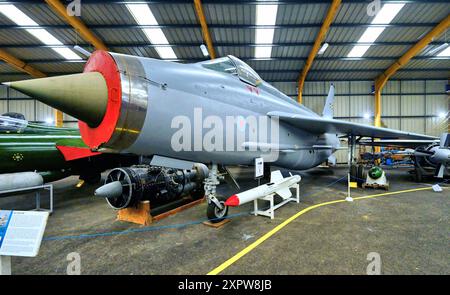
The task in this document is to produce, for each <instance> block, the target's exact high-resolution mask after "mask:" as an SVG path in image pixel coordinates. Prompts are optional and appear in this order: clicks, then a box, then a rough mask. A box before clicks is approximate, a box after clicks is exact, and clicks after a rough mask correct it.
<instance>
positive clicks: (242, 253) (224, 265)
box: [208, 187, 432, 275]
mask: <svg viewBox="0 0 450 295" xmlns="http://www.w3.org/2000/svg"><path fill="white" fill-rule="evenodd" d="M430 189H432V188H431V187H425V188H416V189H408V190H402V191H396V192H390V193H383V194H376V195H370V196H365V197H357V198H353V200H354V201H356V200H365V199H371V198H376V197H382V196H391V195H397V194H404V193H412V192H417V191H424V190H430ZM343 202H346V200H336V201H329V202H324V203H320V204H317V205H313V206H310V207H308V208H305V209H303V210H301V211H300V212H298V213H296V214H294V215H293V216H291V217H289V218H288V219H286V220H285V221H283V222H282V223H280V224H279V225H277V226H276V227H275V228H274V229H272V230H271V231H269V232H268V233H266V234H265V235H264V236H262V237H261V238H259V239H258V240H256V241H255V242H253V243H252V244H250V245H249V246H247V247H246V248H244V249H243V250H242V251H240V252H239V253H237V254H236V255H234V256H233V257H231V258H230V259H228V260H227V261H225V262H224V263H222V264H221V265H219V266H218V267H216V268H215V269H213V270H212V271H210V272H209V273H208V275H217V274H219V273H221V272H222V271H224V270H225V269H227V268H228V267H230V266H231V265H232V264H233V263H235V262H236V261H238V260H239V259H241V258H242V257H244V256H245V255H246V254H247V253H249V252H250V251H252V250H254V249H255V248H256V247H258V246H259V245H261V244H262V243H263V242H265V241H266V240H268V239H269V238H270V237H272V236H273V235H274V234H276V233H277V232H279V231H280V230H281V229H282V228H284V227H285V226H286V225H288V224H289V223H291V222H292V221H294V220H295V219H297V218H298V217H300V216H302V215H303V214H305V213H306V212H309V211H311V210H313V209H316V208H319V207H323V206H327V205H332V204H337V203H343Z"/></svg>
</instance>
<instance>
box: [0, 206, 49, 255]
mask: <svg viewBox="0 0 450 295" xmlns="http://www.w3.org/2000/svg"><path fill="white" fill-rule="evenodd" d="M48 215H49V213H48V212H38V211H6V210H0V256H25V257H35V256H37V255H38V253H39V248H40V246H41V242H42V237H43V236H44V231H45V226H46V225H47V220H48Z"/></svg>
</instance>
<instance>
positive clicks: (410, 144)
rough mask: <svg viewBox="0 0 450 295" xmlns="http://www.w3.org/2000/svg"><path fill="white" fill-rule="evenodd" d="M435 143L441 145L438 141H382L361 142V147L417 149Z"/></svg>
mask: <svg viewBox="0 0 450 295" xmlns="http://www.w3.org/2000/svg"><path fill="white" fill-rule="evenodd" d="M433 143H439V140H437V139H434V140H433V139H429V140H428V139H387V140H384V139H381V140H376V141H371V140H361V141H360V142H359V144H360V145H367V146H391V147H409V148H416V147H419V146H425V145H430V144H433Z"/></svg>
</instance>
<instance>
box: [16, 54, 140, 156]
mask: <svg viewBox="0 0 450 295" xmlns="http://www.w3.org/2000/svg"><path fill="white" fill-rule="evenodd" d="M141 60H142V58H140V57H136V56H129V55H122V54H115V53H110V52H106V51H102V50H98V51H95V52H93V53H92V54H91V55H90V57H89V60H88V61H87V63H86V66H85V68H84V72H83V73H81V74H75V75H66V76H57V77H48V78H41V79H34V80H25V81H18V82H10V83H8V85H9V86H10V87H11V88H13V89H16V90H18V91H20V92H23V93H25V94H27V95H29V96H31V97H34V98H36V99H38V100H39V101H41V102H43V103H45V104H48V105H50V106H52V107H54V108H56V109H58V110H60V111H62V112H64V113H67V114H69V115H71V116H73V117H75V118H77V119H78V120H79V127H80V133H81V136H82V138H83V141H84V142H85V143H86V145H88V146H89V147H90V148H91V149H93V150H99V149H100V148H105V149H109V150H116V151H121V150H123V149H125V148H127V147H129V146H131V145H132V144H133V143H134V142H135V141H136V139H137V138H138V135H139V134H140V131H141V128H142V126H143V124H144V119H145V116H146V113H147V100H148V97H149V96H148V93H147V91H148V84H147V83H146V82H145V77H146V73H145V70H144V66H143V64H142V62H141Z"/></svg>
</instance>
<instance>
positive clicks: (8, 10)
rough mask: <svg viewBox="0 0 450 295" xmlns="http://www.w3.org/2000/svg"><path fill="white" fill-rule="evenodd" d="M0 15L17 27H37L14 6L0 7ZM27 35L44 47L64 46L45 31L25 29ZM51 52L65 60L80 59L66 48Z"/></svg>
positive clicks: (54, 49)
mask: <svg viewBox="0 0 450 295" xmlns="http://www.w3.org/2000/svg"><path fill="white" fill-rule="evenodd" d="M0 13H2V14H3V15H5V16H6V17H7V18H9V19H10V20H11V21H12V22H14V23H16V24H17V25H18V26H37V27H38V26H39V24H37V23H36V22H35V21H34V20H32V19H31V18H30V17H28V16H27V15H26V14H25V13H23V12H22V11H21V10H20V9H18V8H17V7H16V6H14V5H11V4H8V5H0ZM26 31H27V32H28V33H30V34H31V35H33V36H34V37H35V38H36V39H38V40H39V41H41V42H42V43H44V44H45V45H50V46H51V45H58V46H61V45H64V44H63V43H62V42H61V41H59V40H58V39H56V38H55V37H54V36H53V35H52V34H50V33H49V32H48V31H47V30H45V29H26ZM52 49H53V51H55V52H56V53H58V54H59V55H61V56H62V57H64V58H65V59H71V60H73V59H75V60H78V59H81V57H80V56H79V55H77V54H76V53H75V52H74V51H72V50H71V49H69V48H67V47H65V48H64V47H59V48H52Z"/></svg>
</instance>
